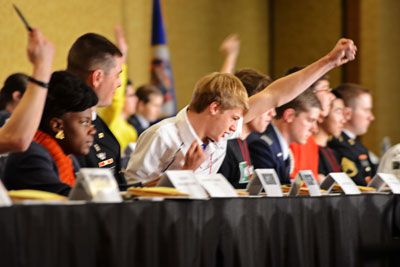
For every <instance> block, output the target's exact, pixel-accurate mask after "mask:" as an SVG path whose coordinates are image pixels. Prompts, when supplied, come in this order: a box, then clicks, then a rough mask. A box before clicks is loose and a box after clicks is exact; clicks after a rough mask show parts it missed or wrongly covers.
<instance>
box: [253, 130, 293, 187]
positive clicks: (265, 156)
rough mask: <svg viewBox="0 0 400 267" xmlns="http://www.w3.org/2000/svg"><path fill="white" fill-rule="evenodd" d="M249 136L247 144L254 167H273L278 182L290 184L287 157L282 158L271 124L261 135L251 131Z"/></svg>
mask: <svg viewBox="0 0 400 267" xmlns="http://www.w3.org/2000/svg"><path fill="white" fill-rule="evenodd" d="M251 136H252V137H251V138H250V136H249V137H248V144H249V150H250V157H251V161H252V162H253V165H254V169H275V171H276V173H277V175H278V177H279V180H280V182H281V183H282V184H290V177H289V171H290V163H289V159H287V160H286V161H285V160H283V154H282V148H281V146H280V143H279V139H278V136H277V134H276V132H275V130H274V128H273V127H272V125H269V126H268V127H267V129H266V130H265V132H264V133H263V134H262V135H258V134H254V133H252V134H251Z"/></svg>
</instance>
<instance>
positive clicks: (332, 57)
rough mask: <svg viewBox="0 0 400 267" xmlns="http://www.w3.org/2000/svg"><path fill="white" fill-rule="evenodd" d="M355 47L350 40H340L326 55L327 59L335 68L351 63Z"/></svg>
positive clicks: (355, 50)
mask: <svg viewBox="0 0 400 267" xmlns="http://www.w3.org/2000/svg"><path fill="white" fill-rule="evenodd" d="M356 52H357V47H356V46H355V45H354V43H353V41H352V40H350V39H345V38H342V39H340V40H339V41H338V42H337V43H336V46H335V47H334V48H333V49H332V51H331V52H329V53H328V59H329V61H330V62H331V63H333V64H334V66H335V67H337V66H340V65H343V64H345V63H347V62H349V61H352V60H354V59H355V57H356Z"/></svg>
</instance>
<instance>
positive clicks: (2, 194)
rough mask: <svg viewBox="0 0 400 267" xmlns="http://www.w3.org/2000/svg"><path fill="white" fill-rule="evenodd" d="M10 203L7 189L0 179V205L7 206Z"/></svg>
mask: <svg viewBox="0 0 400 267" xmlns="http://www.w3.org/2000/svg"><path fill="white" fill-rule="evenodd" d="M11 205H12V201H11V198H10V196H9V195H8V193H7V189H6V188H5V187H4V185H3V183H2V182H1V181H0V207H9V206H11Z"/></svg>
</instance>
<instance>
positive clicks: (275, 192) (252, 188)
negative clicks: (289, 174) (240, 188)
mask: <svg viewBox="0 0 400 267" xmlns="http://www.w3.org/2000/svg"><path fill="white" fill-rule="evenodd" d="M262 188H264V191H265V193H266V194H267V196H268V197H283V193H282V188H281V182H280V181H279V178H278V175H277V174H276V172H275V170H274V169H256V170H255V176H254V178H253V179H252V180H251V181H250V182H249V184H248V186H247V191H248V192H249V194H250V195H258V194H259V193H260V192H261V190H262Z"/></svg>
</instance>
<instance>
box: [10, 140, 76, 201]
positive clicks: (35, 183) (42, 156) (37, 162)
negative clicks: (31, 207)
mask: <svg viewBox="0 0 400 267" xmlns="http://www.w3.org/2000/svg"><path fill="white" fill-rule="evenodd" d="M2 180H3V182H4V185H5V187H6V188H7V189H8V190H18V189H36V190H42V191H48V192H53V193H57V194H60V195H65V196H67V195H68V193H69V191H70V189H71V188H70V186H68V185H67V184H64V183H62V182H61V181H60V178H59V176H58V171H57V167H56V165H55V162H54V160H53V158H52V157H51V156H50V154H49V153H48V152H47V150H45V149H44V148H43V147H42V146H40V145H39V144H37V143H35V142H33V143H32V144H31V145H30V147H29V148H28V150H27V151H25V152H22V153H13V154H10V156H9V157H8V159H7V163H6V166H5V169H4V173H3V177H2Z"/></svg>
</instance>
